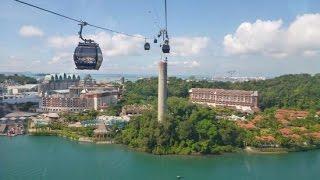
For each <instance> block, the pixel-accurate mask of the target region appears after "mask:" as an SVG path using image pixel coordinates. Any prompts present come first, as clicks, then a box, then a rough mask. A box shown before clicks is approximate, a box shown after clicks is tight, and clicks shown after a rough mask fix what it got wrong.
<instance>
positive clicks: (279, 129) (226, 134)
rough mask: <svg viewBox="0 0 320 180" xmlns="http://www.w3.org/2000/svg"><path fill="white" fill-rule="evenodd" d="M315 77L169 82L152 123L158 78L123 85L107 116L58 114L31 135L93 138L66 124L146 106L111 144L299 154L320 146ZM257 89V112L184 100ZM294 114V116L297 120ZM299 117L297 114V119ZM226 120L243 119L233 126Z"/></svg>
mask: <svg viewBox="0 0 320 180" xmlns="http://www.w3.org/2000/svg"><path fill="white" fill-rule="evenodd" d="M319 84H320V75H319V74H316V75H314V76H311V75H308V74H298V75H285V76H280V77H277V78H274V79H268V80H264V81H250V82H241V83H230V82H208V81H186V80H182V79H179V78H175V77H171V78H169V81H168V85H169V93H168V96H169V97H168V113H167V116H166V118H165V121H164V122H162V123H159V122H158V121H157V112H156V109H157V78H148V79H142V80H138V81H136V82H130V81H129V82H126V83H125V91H124V94H123V98H122V99H121V101H120V102H119V103H118V104H117V105H116V106H112V107H110V108H109V109H108V110H107V111H104V112H97V111H87V112H82V113H67V114H62V120H63V123H62V122H53V123H51V124H49V126H47V127H39V129H38V130H37V131H36V132H35V133H33V134H34V135H57V136H64V137H69V138H71V139H74V140H78V139H79V138H80V137H92V136H93V130H94V128H93V127H91V128H88V127H87V128H71V127H68V126H67V124H68V123H74V122H79V121H80V122H81V121H86V120H93V119H95V118H96V116H98V115H119V114H120V111H121V108H122V107H123V106H124V105H130V104H140V105H150V106H151V107H152V108H151V110H148V111H146V112H144V113H143V114H142V115H140V116H133V117H132V119H131V121H130V122H129V123H128V124H127V125H126V126H125V127H124V128H118V127H116V126H115V127H113V128H111V129H110V131H109V135H108V137H110V138H112V139H113V141H114V142H116V143H121V144H125V145H127V146H129V147H131V148H133V149H136V150H140V151H144V152H148V153H153V154H183V155H186V154H221V153H225V152H235V151H238V150H241V149H244V148H246V147H251V148H252V149H254V150H255V151H259V152H284V151H285V152H287V151H303V150H308V149H314V148H319V147H320V118H319V115H320V111H319V110H320V93H319V92H320V85H319ZM195 87H199V88H224V89H243V90H257V91H259V94H260V96H259V97H260V102H259V103H260V107H261V112H258V113H255V114H252V115H250V114H245V113H240V112H237V111H235V110H232V109H228V108H212V107H207V106H204V105H198V104H194V103H192V102H190V101H189V99H188V96H189V92H188V91H189V89H190V88H195ZM297 114H298V115H297ZM299 114H300V115H299ZM231 115H237V116H239V117H242V116H245V118H246V120H238V121H232V120H230V118H229V117H230V116H231Z"/></svg>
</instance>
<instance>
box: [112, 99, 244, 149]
mask: <svg viewBox="0 0 320 180" xmlns="http://www.w3.org/2000/svg"><path fill="white" fill-rule="evenodd" d="M168 106H169V109H168V111H169V113H168V114H169V116H168V117H167V118H166V120H165V121H164V122H163V123H158V121H157V114H156V111H149V112H145V113H144V114H143V115H142V116H137V117H135V118H134V119H133V120H132V121H130V123H129V124H128V125H127V127H126V128H125V129H124V130H123V131H122V132H120V133H119V134H118V136H117V138H118V141H120V142H121V143H124V144H127V145H129V146H130V147H133V148H136V149H140V150H142V151H146V152H152V153H155V154H197V153H201V154H207V153H221V152H230V151H233V150H235V147H242V146H243V136H244V135H243V133H244V131H243V130H241V129H240V128H238V127H237V126H236V125H235V124H234V123H233V122H230V121H227V120H219V121H217V119H216V112H215V111H214V110H213V109H210V108H205V107H201V106H197V105H195V104H192V103H190V102H188V101H187V100H186V99H184V98H177V97H172V98H169V100H168Z"/></svg>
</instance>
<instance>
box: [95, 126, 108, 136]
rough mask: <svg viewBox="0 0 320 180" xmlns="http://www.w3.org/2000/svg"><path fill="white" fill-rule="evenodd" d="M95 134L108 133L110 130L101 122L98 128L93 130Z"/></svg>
mask: <svg viewBox="0 0 320 180" xmlns="http://www.w3.org/2000/svg"><path fill="white" fill-rule="evenodd" d="M93 132H94V133H95V134H106V133H107V132H108V130H107V128H106V126H105V125H104V124H99V125H98V128H97V129H95V130H94V131H93Z"/></svg>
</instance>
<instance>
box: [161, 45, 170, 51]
mask: <svg viewBox="0 0 320 180" xmlns="http://www.w3.org/2000/svg"><path fill="white" fill-rule="evenodd" d="M162 52H163V53H170V46H169V44H163V45H162Z"/></svg>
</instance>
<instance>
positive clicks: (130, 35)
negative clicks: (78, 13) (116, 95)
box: [14, 0, 150, 39]
mask: <svg viewBox="0 0 320 180" xmlns="http://www.w3.org/2000/svg"><path fill="white" fill-rule="evenodd" d="M14 1H16V2H18V3H21V4H24V5H27V6H30V7H33V8H36V9H39V10H42V11H46V12H48V13H51V14H54V15H57V16H60V17H63V18H66V19H69V20H71V21H75V22H78V23H83V22H85V21H82V20H78V19H75V18H72V17H69V16H66V15H63V14H60V13H57V12H54V11H51V10H48V9H45V8H42V7H39V6H36V5H33V4H30V3H27V2H24V1H21V0H14ZM85 23H86V25H88V26H91V27H94V28H98V29H102V30H105V31H109V32H113V33H116V34H122V35H125V36H129V37H136V38H141V39H146V38H147V37H144V36H139V35H133V34H128V33H124V32H120V31H116V30H113V29H110V28H105V27H101V26H97V25H94V24H90V23H88V22H85ZM147 39H150V38H147Z"/></svg>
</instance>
